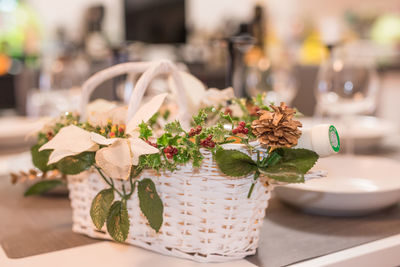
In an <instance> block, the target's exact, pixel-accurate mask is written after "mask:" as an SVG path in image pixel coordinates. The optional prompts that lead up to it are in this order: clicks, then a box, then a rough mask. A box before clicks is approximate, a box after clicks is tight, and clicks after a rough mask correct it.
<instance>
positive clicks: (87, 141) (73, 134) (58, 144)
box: [39, 125, 95, 154]
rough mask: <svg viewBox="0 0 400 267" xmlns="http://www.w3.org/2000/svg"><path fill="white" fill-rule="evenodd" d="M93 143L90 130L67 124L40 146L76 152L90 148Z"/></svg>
mask: <svg viewBox="0 0 400 267" xmlns="http://www.w3.org/2000/svg"><path fill="white" fill-rule="evenodd" d="M93 145H95V143H94V142H93V141H92V140H91V138H90V132H88V131H85V130H83V129H82V128H79V127H78V126H75V125H69V126H66V127H64V128H61V130H60V131H59V132H58V133H57V134H56V136H54V137H53V139H51V140H50V141H49V142H47V143H46V144H44V145H43V146H41V147H40V149H39V151H42V150H45V149H54V150H68V151H71V152H74V153H76V154H78V153H81V152H83V151H87V150H89V149H91V148H92V147H93Z"/></svg>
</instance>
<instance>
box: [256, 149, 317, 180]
mask: <svg viewBox="0 0 400 267" xmlns="http://www.w3.org/2000/svg"><path fill="white" fill-rule="evenodd" d="M274 152H276V153H278V154H279V155H280V156H281V159H280V160H279V162H277V163H276V164H275V165H272V166H271V165H270V166H267V167H265V168H260V171H261V172H262V173H263V174H264V175H266V176H268V177H269V178H271V179H274V180H277V181H280V182H286V183H304V174H306V173H307V172H308V171H309V170H310V169H311V168H312V167H313V166H314V164H315V162H316V161H317V160H318V154H317V153H315V152H314V151H311V150H307V149H302V148H299V149H293V148H279V149H276V150H275V151H274Z"/></svg>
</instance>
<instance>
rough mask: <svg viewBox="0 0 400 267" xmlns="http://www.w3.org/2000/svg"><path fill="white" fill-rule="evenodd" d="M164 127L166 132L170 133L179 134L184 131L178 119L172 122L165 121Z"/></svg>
mask: <svg viewBox="0 0 400 267" xmlns="http://www.w3.org/2000/svg"><path fill="white" fill-rule="evenodd" d="M164 129H165V131H166V132H167V133H171V134H180V133H183V132H184V131H183V129H182V126H181V124H180V122H179V121H173V122H170V123H167V124H166V125H165V127H164Z"/></svg>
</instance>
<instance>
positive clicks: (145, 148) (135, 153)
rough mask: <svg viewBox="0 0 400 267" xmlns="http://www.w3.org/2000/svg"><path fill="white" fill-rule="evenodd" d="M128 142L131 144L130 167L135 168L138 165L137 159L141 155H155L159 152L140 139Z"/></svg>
mask: <svg viewBox="0 0 400 267" xmlns="http://www.w3.org/2000/svg"><path fill="white" fill-rule="evenodd" d="M129 141H130V143H131V151H132V165H135V166H136V165H138V164H139V157H140V156H141V155H147V154H155V153H158V152H160V151H159V150H158V149H157V148H155V147H153V146H151V145H149V144H147V143H146V142H145V141H143V140H142V139H139V138H136V139H133V138H130V139H129Z"/></svg>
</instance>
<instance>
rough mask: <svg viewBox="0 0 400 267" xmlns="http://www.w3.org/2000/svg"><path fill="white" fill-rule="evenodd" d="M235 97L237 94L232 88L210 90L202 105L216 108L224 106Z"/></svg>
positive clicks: (205, 95)
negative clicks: (220, 105)
mask: <svg viewBox="0 0 400 267" xmlns="http://www.w3.org/2000/svg"><path fill="white" fill-rule="evenodd" d="M234 97H235V94H234V92H233V88H232V87H228V88H225V89H223V90H219V89H216V88H210V89H208V90H207V91H206V92H205V94H204V97H203V98H202V101H201V103H202V105H203V106H216V105H219V104H224V102H226V101H228V100H230V99H233V98H234Z"/></svg>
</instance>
